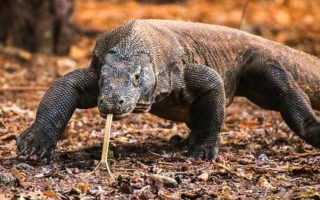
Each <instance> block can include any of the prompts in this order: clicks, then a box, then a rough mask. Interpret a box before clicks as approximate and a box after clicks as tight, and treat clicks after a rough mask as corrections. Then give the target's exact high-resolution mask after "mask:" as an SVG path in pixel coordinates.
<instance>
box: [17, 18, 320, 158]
mask: <svg viewBox="0 0 320 200" xmlns="http://www.w3.org/2000/svg"><path fill="white" fill-rule="evenodd" d="M85 70H89V71H90V73H82V72H84V71H85ZM70 80H71V81H70ZM60 82H63V83H64V84H61V83H60ZM319 90H320V60H319V59H318V58H316V57H313V56H311V55H308V54H305V53H303V52H300V51H297V50H294V49H291V48H289V47H286V46H283V45H281V44H278V43H275V42H272V41H269V40H266V39H263V38H261V37H257V36H254V35H251V34H248V33H245V32H242V31H239V30H236V29H231V28H227V27H223V26H215V25H207V24H200V23H190V22H179V21H169V20H135V21H130V22H128V23H126V24H124V25H122V26H120V27H118V28H115V29H113V30H111V31H109V32H107V33H105V34H103V35H102V36H101V37H100V38H99V39H98V40H97V43H96V47H95V49H94V52H93V58H92V63H91V66H90V67H89V68H88V69H84V70H83V71H77V72H73V73H71V74H68V75H66V76H65V77H63V78H62V79H60V80H58V81H57V82H56V83H54V84H53V86H52V87H51V88H50V89H49V90H48V92H47V93H46V95H45V97H44V98H43V100H42V102H41V104H40V106H39V109H38V113H37V118H36V121H35V122H34V124H33V125H32V126H31V127H30V128H28V129H27V130H25V131H24V133H23V134H22V135H21V136H20V137H19V138H18V140H17V145H18V149H19V150H20V152H21V154H23V155H29V156H31V155H37V156H39V157H40V158H42V157H43V155H46V157H49V158H50V157H52V156H51V154H52V153H51V152H52V150H53V148H54V147H55V144H56V141H57V139H58V137H59V135H60V134H61V132H62V131H63V129H64V128H65V127H66V125H67V123H68V120H69V119H70V117H71V115H72V113H73V111H74V109H75V108H90V107H94V106H95V105H96V104H97V105H98V107H99V110H100V113H101V115H103V116H104V115H105V114H107V113H114V115H115V118H116V119H120V118H123V117H125V116H127V115H128V114H129V113H130V112H147V111H149V110H150V112H151V113H153V114H156V115H158V116H160V117H163V118H166V119H171V120H175V121H181V122H185V123H187V125H188V126H189V128H190V129H191V133H190V136H189V138H188V140H187V142H184V143H188V153H189V155H190V156H193V157H201V158H205V159H214V158H215V157H216V154H217V151H218V148H217V145H218V143H219V137H220V130H221V126H222V123H223V118H224V109H225V106H228V105H229V104H231V103H232V101H233V98H234V97H235V96H244V97H247V98H248V99H249V100H251V101H252V102H254V103H256V104H257V105H259V106H261V107H262V108H265V109H269V110H275V111H279V112H280V113H281V115H282V117H283V119H284V120H285V121H286V123H287V124H288V126H289V127H290V128H291V129H292V130H293V131H294V132H295V133H296V134H298V135H299V136H300V137H301V138H303V139H304V140H305V141H306V142H308V143H310V144H312V145H313V146H315V147H320V125H319V122H318V121H317V119H316V116H315V114H314V112H313V110H312V109H317V110H320V93H319ZM96 102H97V103H96ZM61 110H65V111H64V112H61Z"/></svg>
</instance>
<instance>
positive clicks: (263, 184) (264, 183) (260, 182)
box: [257, 176, 276, 190]
mask: <svg viewBox="0 0 320 200" xmlns="http://www.w3.org/2000/svg"><path fill="white" fill-rule="evenodd" d="M257 186H258V187H260V188H265V189H270V190H273V189H275V188H276V187H274V186H273V185H271V184H270V183H269V182H268V180H267V179H266V178H265V177H263V176H261V177H260V178H259V180H258V182H257Z"/></svg>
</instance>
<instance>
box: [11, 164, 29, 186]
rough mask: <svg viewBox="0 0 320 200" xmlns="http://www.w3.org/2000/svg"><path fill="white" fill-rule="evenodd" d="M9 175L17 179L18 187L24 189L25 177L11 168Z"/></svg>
mask: <svg viewBox="0 0 320 200" xmlns="http://www.w3.org/2000/svg"><path fill="white" fill-rule="evenodd" d="M10 171H11V173H12V174H13V176H14V177H15V178H16V179H17V182H18V184H19V186H21V187H25V186H26V184H25V180H26V177H27V175H26V174H24V173H22V172H20V171H19V170H18V169H17V168H15V167H13V168H11V170H10Z"/></svg>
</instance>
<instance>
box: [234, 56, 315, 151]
mask: <svg viewBox="0 0 320 200" xmlns="http://www.w3.org/2000/svg"><path fill="white" fill-rule="evenodd" d="M237 93H238V95H240V96H245V97H247V98H248V99H249V100H251V101H252V102H254V103H256V104H257V105H258V106H260V107H262V108H265V109H269V110H275V111H279V112H280V113H281V116H282V118H283V119H284V120H285V122H286V123H287V125H288V126H289V127H290V128H291V130H293V131H294V132H295V133H296V134H298V135H299V136H300V137H301V138H303V139H304V140H305V141H306V142H307V143H309V144H311V145H313V146H314V147H318V148H320V123H319V122H318V121H317V119H316V115H315V113H314V112H313V110H312V107H311V104H310V100H309V98H308V96H307V95H306V94H305V93H304V92H303V90H302V89H301V88H300V87H299V86H298V85H297V83H296V82H295V80H294V79H293V77H292V75H291V74H290V73H289V72H288V71H287V70H286V68H284V67H283V66H282V65H281V63H279V62H278V61H276V60H268V59H261V58H258V59H252V60H251V61H250V63H248V64H247V65H245V66H244V67H243V70H242V73H241V78H240V85H239V89H238V91H237Z"/></svg>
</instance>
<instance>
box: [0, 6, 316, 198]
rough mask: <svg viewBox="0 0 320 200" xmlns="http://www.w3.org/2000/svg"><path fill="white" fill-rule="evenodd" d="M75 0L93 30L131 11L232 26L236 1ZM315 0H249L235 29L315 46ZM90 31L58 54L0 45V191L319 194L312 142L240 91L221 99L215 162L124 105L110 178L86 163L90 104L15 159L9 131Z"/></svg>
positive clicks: (92, 114)
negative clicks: (46, 141) (46, 154)
mask: <svg viewBox="0 0 320 200" xmlns="http://www.w3.org/2000/svg"><path fill="white" fill-rule="evenodd" d="M76 2H77V3H76V8H75V15H74V21H75V23H76V25H77V26H78V27H80V28H85V29H95V30H100V31H101V30H107V29H110V28H112V27H114V26H116V25H118V24H120V23H122V22H123V21H125V20H126V19H131V18H170V19H181V20H192V21H199V22H206V23H215V24H223V25H227V26H231V27H235V28H237V27H239V22H240V19H241V14H242V10H243V7H244V4H245V2H246V1H244V0H242V1H223V0H216V1H192V0H190V1H187V2H186V3H179V4H151V3H137V2H135V1H100V0H95V1H89V0H79V1H76ZM315 2H316V1H302V0H288V1H281V0H274V1H251V3H250V4H249V6H248V9H247V12H246V17H245V21H244V23H243V26H242V29H243V30H246V31H249V32H251V33H254V34H259V35H262V36H263V37H266V38H269V39H272V40H275V41H278V42H281V43H284V44H287V45H289V46H292V47H294V48H297V49H300V50H303V51H306V52H308V53H311V54H313V55H317V56H320V23H319V21H320V4H319V3H315ZM95 39H96V36H91V37H88V36H84V35H76V36H75V40H76V42H75V44H74V45H73V46H72V49H71V52H70V54H69V55H68V56H65V57H57V56H53V55H47V54H31V53H29V52H25V51H22V50H20V49H15V48H10V47H0V66H1V67H0V74H1V75H0V86H1V87H0V199H50V198H51V199H197V198H198V199H214V198H219V199H320V152H319V150H316V149H314V148H312V147H311V146H310V145H308V144H306V143H305V142H304V141H303V140H301V139H300V138H299V137H298V136H297V135H295V134H294V133H293V132H292V131H290V130H289V128H288V127H287V125H286V124H285V123H284V122H283V120H282V119H281V116H280V115H279V114H278V113H276V112H270V111H265V110H262V109H260V108H259V107H257V106H255V105H253V104H252V103H250V102H249V101H247V100H246V99H242V98H236V99H235V102H234V103H233V104H232V105H231V106H229V107H228V108H227V112H226V117H225V127H224V129H223V131H222V133H221V134H222V139H221V143H220V152H219V156H218V158H217V160H216V161H215V162H209V161H203V160H192V159H189V158H187V157H185V156H184V155H185V152H186V149H181V150H177V149H173V148H172V147H171V146H170V144H169V142H168V141H169V139H170V138H171V137H172V136H173V135H175V134H179V135H181V136H183V137H186V136H187V134H188V129H187V127H186V126H185V125H184V124H182V123H176V122H172V121H168V120H163V119H160V118H157V117H155V116H152V115H150V114H132V115H130V116H129V117H128V118H126V119H123V120H120V121H116V122H113V125H112V134H111V144H112V147H111V150H110V159H109V163H110V168H111V171H112V173H113V176H114V177H115V178H116V182H112V181H111V179H110V177H109V176H108V174H107V172H106V171H105V170H104V169H98V170H97V171H96V172H94V173H91V172H92V171H93V169H94V168H95V167H96V166H97V164H98V162H99V160H100V156H101V149H102V147H101V144H102V141H103V128H104V123H105V121H104V119H102V118H101V117H100V115H99V113H98V111H97V109H90V110H76V112H75V114H74V116H73V117H72V119H71V121H70V123H69V125H68V128H67V130H66V134H65V137H64V139H63V140H61V141H59V143H58V147H57V149H56V154H55V158H54V160H53V162H52V163H50V164H44V163H35V162H34V161H26V160H24V159H23V158H21V159H19V160H17V159H16V155H17V149H16V144H15V143H16V142H15V139H16V137H17V136H18V135H19V134H20V133H21V132H22V131H23V130H24V129H25V128H26V127H28V126H29V125H30V124H31V123H32V121H33V120H34V119H35V114H36V109H37V106H38V104H39V101H40V100H41V98H42V96H43V95H44V92H45V90H46V89H47V88H48V87H49V86H50V84H51V83H52V81H53V80H54V79H56V78H58V77H61V76H62V75H63V74H65V73H67V72H69V71H71V70H74V69H76V68H78V67H79V66H80V67H85V66H87V65H88V63H89V62H90V56H91V51H92V48H93V45H94V41H95ZM154 174H157V175H161V176H163V177H165V181H161V180H159V179H157V178H155V176H154ZM170 178H173V179H174V181H172V180H171V179H170ZM170 180H171V181H170ZM172 182H176V183H177V185H175V183H172Z"/></svg>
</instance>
